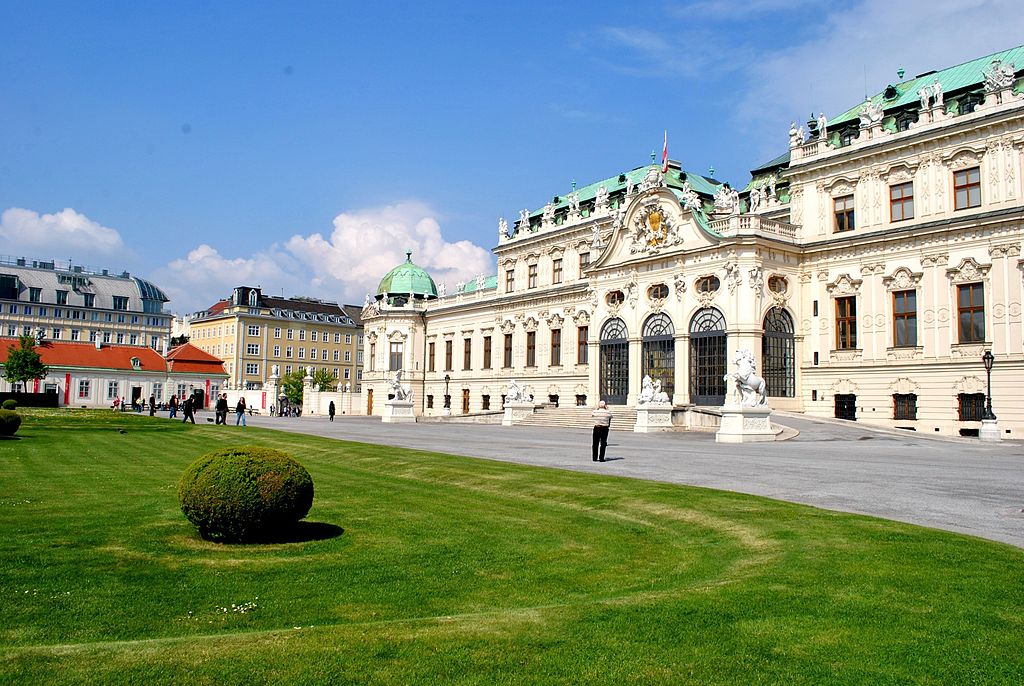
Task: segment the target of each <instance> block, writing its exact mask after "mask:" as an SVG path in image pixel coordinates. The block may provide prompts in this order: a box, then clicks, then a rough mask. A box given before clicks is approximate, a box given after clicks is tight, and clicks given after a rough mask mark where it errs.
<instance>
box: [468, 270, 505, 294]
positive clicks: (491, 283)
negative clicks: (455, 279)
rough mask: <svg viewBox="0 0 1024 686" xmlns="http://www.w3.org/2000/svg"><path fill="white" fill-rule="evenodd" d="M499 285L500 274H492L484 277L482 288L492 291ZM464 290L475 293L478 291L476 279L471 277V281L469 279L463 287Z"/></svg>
mask: <svg viewBox="0 0 1024 686" xmlns="http://www.w3.org/2000/svg"><path fill="white" fill-rule="evenodd" d="M497 287H498V275H497V274H491V275H490V276H485V277H484V287H483V288H482V289H481V290H482V291H491V290H494V289H496V288H497ZM462 292H463V293H474V292H476V279H470V280H469V281H467V282H466V284H465V285H464V286H463V287H462Z"/></svg>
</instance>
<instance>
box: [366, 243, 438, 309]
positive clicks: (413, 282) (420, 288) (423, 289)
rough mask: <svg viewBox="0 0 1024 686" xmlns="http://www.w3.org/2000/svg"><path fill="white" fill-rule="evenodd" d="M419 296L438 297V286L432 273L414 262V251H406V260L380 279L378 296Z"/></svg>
mask: <svg viewBox="0 0 1024 686" xmlns="http://www.w3.org/2000/svg"><path fill="white" fill-rule="evenodd" d="M409 294H412V295H413V296H419V297H421V298H436V297H437V286H436V285H435V284H434V280H433V279H432V278H430V274H428V273H427V272H426V270H425V269H423V268H422V267H418V266H416V265H415V264H413V263H412V252H411V251H410V252H407V253H405V262H403V263H402V264H400V265H398V266H397V267H395V268H394V269H392V270H391V271H389V272H388V273H387V274H385V275H384V278H383V279H381V280H380V285H379V286H377V296H378V297H380V296H383V297H385V298H386V297H388V296H391V295H395V296H402V295H409Z"/></svg>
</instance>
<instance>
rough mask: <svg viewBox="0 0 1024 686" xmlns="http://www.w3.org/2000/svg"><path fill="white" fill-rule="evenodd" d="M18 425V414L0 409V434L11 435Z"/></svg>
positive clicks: (19, 423) (19, 418)
mask: <svg viewBox="0 0 1024 686" xmlns="http://www.w3.org/2000/svg"><path fill="white" fill-rule="evenodd" d="M6 404H7V403H4V405H6ZM20 426H21V415H20V414H18V413H17V412H12V411H11V410H0V436H13V435H14V434H15V433H17V431H18V428H19V427H20Z"/></svg>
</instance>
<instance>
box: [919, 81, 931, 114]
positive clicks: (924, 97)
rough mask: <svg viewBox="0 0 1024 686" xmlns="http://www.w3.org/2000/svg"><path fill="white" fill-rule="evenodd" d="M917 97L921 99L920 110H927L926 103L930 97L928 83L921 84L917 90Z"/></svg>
mask: <svg viewBox="0 0 1024 686" xmlns="http://www.w3.org/2000/svg"><path fill="white" fill-rule="evenodd" d="M917 97H918V98H920V99H921V110H922V111H923V110H927V109H928V103H929V101H931V99H932V89H931V86H929V85H928V84H925V85H923V86H921V89H920V90H919V91H917Z"/></svg>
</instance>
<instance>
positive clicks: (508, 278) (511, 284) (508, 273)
mask: <svg viewBox="0 0 1024 686" xmlns="http://www.w3.org/2000/svg"><path fill="white" fill-rule="evenodd" d="M515 289H516V270H515V269H506V270H505V290H506V291H509V292H510V291H514V290H515Z"/></svg>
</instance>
